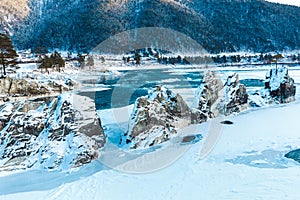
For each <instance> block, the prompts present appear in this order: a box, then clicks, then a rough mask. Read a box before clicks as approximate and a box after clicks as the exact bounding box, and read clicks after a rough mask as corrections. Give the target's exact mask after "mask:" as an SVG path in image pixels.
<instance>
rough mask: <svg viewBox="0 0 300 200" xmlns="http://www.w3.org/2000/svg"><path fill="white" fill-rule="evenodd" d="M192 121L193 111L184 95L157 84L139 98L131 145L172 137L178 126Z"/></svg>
mask: <svg viewBox="0 0 300 200" xmlns="http://www.w3.org/2000/svg"><path fill="white" fill-rule="evenodd" d="M190 124H191V111H190V109H189V107H188V106H187V104H186V103H185V102H184V100H183V99H182V97H181V96H180V95H179V94H174V93H173V92H172V91H170V90H169V89H167V88H165V87H163V86H157V87H156V88H155V89H153V90H152V91H151V92H150V93H149V95H148V96H145V97H141V98H139V99H137V101H136V103H135V108H134V110H133V113H132V115H131V122H130V124H129V132H128V134H127V139H126V142H127V143H130V146H131V148H146V147H149V146H153V145H156V144H160V143H163V142H165V141H167V140H169V139H170V138H171V136H172V135H175V134H177V129H179V128H183V127H186V126H188V125H190ZM123 142H125V141H123Z"/></svg>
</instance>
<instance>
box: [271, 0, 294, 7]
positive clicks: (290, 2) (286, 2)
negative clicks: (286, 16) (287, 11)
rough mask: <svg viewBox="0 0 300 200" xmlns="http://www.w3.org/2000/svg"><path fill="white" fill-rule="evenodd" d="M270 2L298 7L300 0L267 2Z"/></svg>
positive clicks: (272, 0) (273, 0)
mask: <svg viewBox="0 0 300 200" xmlns="http://www.w3.org/2000/svg"><path fill="white" fill-rule="evenodd" d="M267 1H270V2H276V3H282V4H290V5H295V6H299V7H300V0H267Z"/></svg>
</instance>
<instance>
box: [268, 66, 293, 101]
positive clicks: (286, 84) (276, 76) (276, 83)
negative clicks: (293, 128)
mask: <svg viewBox="0 0 300 200" xmlns="http://www.w3.org/2000/svg"><path fill="white" fill-rule="evenodd" d="M265 89H267V90H269V92H270V95H271V97H272V98H273V99H274V100H275V101H278V102H279V103H288V102H291V101H295V94H296V86H295V81H294V79H292V78H291V77H290V76H289V74H288V69H287V68H286V67H279V68H276V69H271V70H270V71H269V72H268V73H267V75H266V82H265Z"/></svg>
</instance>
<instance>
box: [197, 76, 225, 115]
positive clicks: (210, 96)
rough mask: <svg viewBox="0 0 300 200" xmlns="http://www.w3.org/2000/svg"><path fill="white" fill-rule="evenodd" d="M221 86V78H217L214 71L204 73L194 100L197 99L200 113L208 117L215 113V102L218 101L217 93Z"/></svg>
mask: <svg viewBox="0 0 300 200" xmlns="http://www.w3.org/2000/svg"><path fill="white" fill-rule="evenodd" d="M223 87H224V86H223V83H222V81H221V79H220V78H218V77H217V75H216V74H215V73H214V72H212V71H208V72H207V73H206V74H205V75H204V78H203V81H202V83H201V84H200V86H199V87H198V89H197V93H196V100H197V101H198V107H197V109H198V110H199V111H201V113H200V114H201V115H202V113H203V114H204V115H206V116H207V117H210V118H211V117H214V116H215V115H217V113H218V111H217V109H216V108H217V107H216V103H217V102H218V99H219V97H220V94H219V93H220V91H221V90H222V89H223ZM199 111H198V112H199ZM193 113H196V112H193Z"/></svg>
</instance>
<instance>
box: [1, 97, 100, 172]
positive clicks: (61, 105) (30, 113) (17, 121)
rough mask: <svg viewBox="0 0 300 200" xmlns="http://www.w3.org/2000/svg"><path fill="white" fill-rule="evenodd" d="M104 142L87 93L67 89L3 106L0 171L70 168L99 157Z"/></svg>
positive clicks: (92, 104) (91, 101) (93, 107)
mask: <svg viewBox="0 0 300 200" xmlns="http://www.w3.org/2000/svg"><path fill="white" fill-rule="evenodd" d="M104 143H105V136H104V133H103V130H102V127H101V122H100V120H99V118H98V117H97V115H96V112H95V106H94V102H93V100H91V99H89V98H88V97H84V96H81V95H75V94H71V93H70V94H68V93H66V94H62V95H59V96H58V97H45V98H39V99H35V100H25V101H18V102H15V103H6V104H3V105H2V106H0V172H1V171H13V170H25V169H29V168H32V167H41V168H43V169H60V170H68V169H70V168H73V167H78V166H81V165H84V164H86V163H89V162H91V161H92V160H94V159H97V158H99V156H100V153H99V149H101V147H103V146H104Z"/></svg>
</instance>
